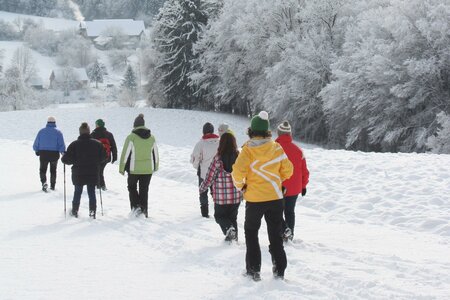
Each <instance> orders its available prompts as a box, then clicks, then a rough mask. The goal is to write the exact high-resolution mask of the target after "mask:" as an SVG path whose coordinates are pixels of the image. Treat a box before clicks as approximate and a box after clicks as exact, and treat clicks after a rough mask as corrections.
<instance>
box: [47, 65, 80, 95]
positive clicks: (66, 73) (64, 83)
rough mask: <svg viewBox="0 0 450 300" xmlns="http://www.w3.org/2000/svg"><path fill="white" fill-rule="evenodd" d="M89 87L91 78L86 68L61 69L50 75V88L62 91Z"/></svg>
mask: <svg viewBox="0 0 450 300" xmlns="http://www.w3.org/2000/svg"><path fill="white" fill-rule="evenodd" d="M88 85H89V77H88V76H87V73H86V69H84V68H61V69H56V70H53V71H52V73H51V74H50V88H51V89H55V90H58V89H61V90H79V89H82V88H86V87H88Z"/></svg>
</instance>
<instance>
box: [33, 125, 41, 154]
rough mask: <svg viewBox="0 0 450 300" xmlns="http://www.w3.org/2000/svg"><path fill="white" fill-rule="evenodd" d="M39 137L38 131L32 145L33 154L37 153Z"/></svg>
mask: <svg viewBox="0 0 450 300" xmlns="http://www.w3.org/2000/svg"><path fill="white" fill-rule="evenodd" d="M40 137H41V131H40V130H39V132H38V134H37V135H36V138H35V139H34V143H33V150H34V152H36V154H37V153H39V140H40Z"/></svg>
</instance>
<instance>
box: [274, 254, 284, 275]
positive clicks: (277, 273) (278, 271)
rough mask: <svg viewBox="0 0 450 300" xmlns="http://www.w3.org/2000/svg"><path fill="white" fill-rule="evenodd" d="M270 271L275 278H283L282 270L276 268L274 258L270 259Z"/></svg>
mask: <svg viewBox="0 0 450 300" xmlns="http://www.w3.org/2000/svg"><path fill="white" fill-rule="evenodd" d="M272 273H273V277H274V278H275V279H281V280H283V279H284V271H280V270H278V268H277V264H276V262H275V260H274V259H272Z"/></svg>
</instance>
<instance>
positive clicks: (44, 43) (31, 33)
mask: <svg viewBox="0 0 450 300" xmlns="http://www.w3.org/2000/svg"><path fill="white" fill-rule="evenodd" d="M23 40H24V41H25V42H26V43H27V45H28V46H29V47H30V48H31V49H33V50H36V51H38V52H39V53H41V54H44V55H46V56H55V55H56V53H57V51H58V45H59V44H60V43H61V40H59V37H58V35H57V34H56V33H55V32H54V31H53V30H47V29H45V28H44V26H43V24H38V25H37V26H32V27H28V28H27V29H26V31H25V34H24V38H23Z"/></svg>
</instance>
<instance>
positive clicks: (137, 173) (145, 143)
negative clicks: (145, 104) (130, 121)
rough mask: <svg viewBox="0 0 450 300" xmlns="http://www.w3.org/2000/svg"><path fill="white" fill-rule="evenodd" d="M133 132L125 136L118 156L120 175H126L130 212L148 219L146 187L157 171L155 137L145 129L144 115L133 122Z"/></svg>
mask: <svg viewBox="0 0 450 300" xmlns="http://www.w3.org/2000/svg"><path fill="white" fill-rule="evenodd" d="M133 127H134V128H133V130H132V132H131V134H130V135H128V136H127V138H126V140H125V144H124V145H123V149H122V155H121V156H120V167H119V172H120V174H122V175H124V174H125V171H126V172H127V173H128V192H129V197H130V206H131V211H132V212H134V213H135V214H136V216H138V215H140V214H141V213H143V214H144V215H145V217H146V218H148V187H149V185H150V180H151V178H152V174H153V172H155V171H157V170H158V166H159V155H158V147H157V146H156V141H155V137H154V136H153V135H152V134H151V132H150V129H148V128H146V127H145V121H144V115H143V114H139V116H137V118H136V119H135V120H134V126H133ZM138 185H139V191H138Z"/></svg>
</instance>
